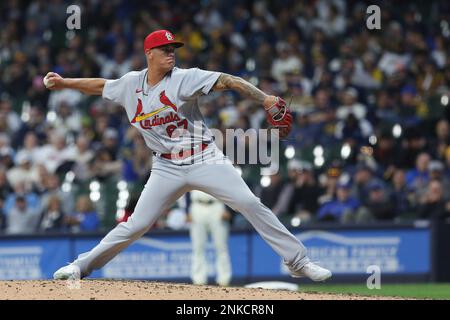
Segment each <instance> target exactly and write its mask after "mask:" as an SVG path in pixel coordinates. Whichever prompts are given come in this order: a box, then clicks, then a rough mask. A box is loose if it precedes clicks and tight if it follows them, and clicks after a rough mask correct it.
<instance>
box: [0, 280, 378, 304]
mask: <svg viewBox="0 0 450 320" xmlns="http://www.w3.org/2000/svg"><path fill="white" fill-rule="evenodd" d="M373 299H386V298H384V297H383V298H380V297H363V296H356V295H343V294H318V293H304V292H294V291H287V290H271V289H261V288H256V289H253V288H242V287H215V286H195V285H191V284H179V283H165V282H155V281H129V280H81V281H78V282H73V281H61V280H30V281H15V280H10V281H0V300H373Z"/></svg>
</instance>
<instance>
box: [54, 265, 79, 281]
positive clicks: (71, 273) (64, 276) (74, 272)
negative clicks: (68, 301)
mask: <svg viewBox="0 0 450 320" xmlns="http://www.w3.org/2000/svg"><path fill="white" fill-rule="evenodd" d="M80 278H81V270H80V267H79V266H77V265H74V264H69V265H68V266H65V267H62V268H60V269H59V270H58V271H56V272H55V273H54V274H53V279H55V280H68V279H69V280H80Z"/></svg>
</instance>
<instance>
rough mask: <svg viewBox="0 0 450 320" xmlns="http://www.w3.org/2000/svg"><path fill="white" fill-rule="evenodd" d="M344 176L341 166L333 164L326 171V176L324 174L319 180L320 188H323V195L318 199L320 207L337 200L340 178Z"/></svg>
mask: <svg viewBox="0 0 450 320" xmlns="http://www.w3.org/2000/svg"><path fill="white" fill-rule="evenodd" d="M341 174H342V168H341V166H340V165H339V164H337V163H333V164H331V165H330V167H329V168H328V169H327V170H326V173H325V174H322V175H321V177H320V178H319V182H320V184H319V186H320V187H321V188H322V190H324V191H323V193H322V195H320V196H319V198H318V199H317V202H318V204H319V205H323V204H325V203H327V202H330V201H332V200H334V199H335V198H336V190H337V184H338V181H339V177H340V176H341Z"/></svg>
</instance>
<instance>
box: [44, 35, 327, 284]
mask: <svg viewBox="0 0 450 320" xmlns="http://www.w3.org/2000/svg"><path fill="white" fill-rule="evenodd" d="M181 46H183V43H182V42H178V41H176V40H175V38H174V36H173V34H172V33H171V32H169V31H167V30H158V31H155V32H152V33H150V34H149V35H148V36H147V37H146V38H145V40H144V52H145V55H146V60H147V68H146V69H144V70H142V71H132V72H129V73H127V74H125V75H124V76H123V77H121V78H120V79H117V80H106V79H101V78H88V79H73V78H72V79H69V78H62V77H61V76H60V75H58V74H56V73H54V72H49V73H48V74H47V76H46V77H45V79H44V82H45V85H46V87H47V88H49V89H50V90H60V89H64V88H70V89H75V90H79V91H80V92H82V93H84V94H88V95H101V96H102V97H103V98H104V99H107V100H111V101H114V102H116V103H118V104H120V105H122V106H123V107H124V108H125V111H126V113H127V116H128V119H129V121H130V123H131V125H132V126H134V127H135V128H137V129H138V130H139V132H140V133H141V134H142V136H143V137H144V139H145V142H146V144H147V146H148V147H149V148H150V149H151V150H153V151H154V154H155V157H154V163H153V167H152V169H151V170H152V171H151V175H150V178H149V180H148V182H147V184H146V185H145V187H144V189H143V191H142V193H141V195H140V198H139V200H138V202H137V204H136V208H135V211H134V213H133V215H132V216H131V217H130V218H129V219H128V221H127V222H122V223H120V224H118V225H117V226H116V227H115V228H114V229H113V230H111V231H110V232H109V233H108V234H107V235H106V236H105V237H104V238H103V239H102V241H101V242H100V243H99V244H98V245H97V246H96V247H94V248H93V249H92V250H91V251H89V252H86V253H83V254H80V255H79V256H78V258H77V259H76V260H75V261H73V262H72V263H71V264H69V265H67V266H65V267H62V268H61V269H59V270H58V271H56V272H55V274H54V278H55V279H79V278H83V277H86V276H88V275H89V274H90V273H91V272H92V271H93V270H95V269H99V268H102V267H103V266H104V265H105V264H106V263H107V262H109V261H110V260H111V259H113V258H114V257H115V256H116V255H117V254H118V253H119V252H121V251H122V250H123V249H125V248H126V247H127V246H129V245H130V244H131V243H132V242H133V241H135V240H137V239H138V238H140V237H141V236H142V235H144V234H145V233H146V232H147V231H148V230H149V228H150V227H151V226H152V224H153V223H154V222H155V220H156V219H157V218H158V216H159V215H160V214H161V212H163V211H164V209H166V208H167V207H169V206H170V205H171V204H172V203H173V202H174V201H175V200H176V199H178V198H179V197H180V196H181V195H183V194H184V193H186V192H188V191H191V190H200V191H203V192H205V193H208V194H210V195H212V196H213V197H215V198H217V199H219V200H220V201H222V202H224V203H225V204H226V205H228V206H229V207H231V208H233V210H235V211H237V212H240V213H242V214H243V215H244V216H245V218H246V219H247V220H248V221H249V222H250V223H251V224H252V225H253V227H254V228H255V229H256V230H257V232H258V233H259V234H260V235H261V236H262V237H263V238H264V240H265V241H267V243H268V244H269V245H270V246H271V247H272V248H273V249H274V250H275V251H276V252H277V253H278V254H279V255H280V256H281V257H282V258H283V262H284V263H285V264H286V266H287V267H288V269H289V271H290V273H291V275H292V276H293V277H302V276H306V277H308V278H310V279H312V280H314V281H323V280H326V279H328V278H330V277H331V272H330V271H329V270H327V269H324V268H322V267H320V266H318V265H317V264H314V263H313V262H311V261H310V260H309V259H308V257H307V251H306V248H305V247H304V245H303V244H302V243H301V242H300V241H299V240H298V239H297V238H296V237H295V236H293V235H292V234H291V233H290V232H289V231H288V230H287V229H286V228H285V227H284V225H283V224H282V223H281V222H280V221H279V220H278V219H277V218H276V216H275V215H274V214H273V213H272V212H271V211H270V209H268V208H267V207H266V206H264V205H263V204H262V203H261V201H260V199H259V198H257V197H256V196H255V195H254V194H253V193H252V192H251V190H250V189H249V188H248V186H247V185H246V184H245V182H244V180H243V179H242V178H241V176H240V174H239V173H238V172H237V170H236V169H235V168H234V167H233V165H232V163H231V161H230V160H229V159H228V158H226V157H225V156H224V154H223V153H222V152H221V151H220V150H219V149H218V147H217V146H216V145H215V143H214V141H213V138H212V134H211V132H210V130H209V129H208V128H207V127H206V125H205V122H204V121H203V118H202V115H201V113H200V111H199V108H198V105H197V98H198V97H199V96H200V95H206V94H208V93H209V92H210V91H211V90H235V91H237V92H238V93H239V94H240V95H242V96H243V97H246V98H249V99H253V100H254V101H255V102H257V103H260V104H262V105H263V106H264V108H265V110H266V112H267V120H268V121H269V123H270V124H271V126H273V127H275V128H277V129H279V134H280V137H284V136H286V135H287V134H289V131H290V129H291V125H292V115H291V113H290V111H289V109H288V108H287V106H286V103H285V102H284V101H283V100H282V99H281V98H279V97H275V96H271V95H267V94H265V93H264V92H262V91H261V90H259V89H258V88H256V87H255V86H253V85H252V84H250V83H249V82H247V81H245V80H243V79H242V78H240V77H235V76H232V75H229V74H225V73H220V72H211V71H205V70H201V69H198V68H192V69H180V68H177V67H175V50H176V48H178V47H181ZM183 132H188V133H189V134H183ZM199 132H200V134H198V133H199Z"/></svg>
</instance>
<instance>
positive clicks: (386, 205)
mask: <svg viewBox="0 0 450 320" xmlns="http://www.w3.org/2000/svg"><path fill="white" fill-rule="evenodd" d="M368 189H369V195H368V196H369V198H368V200H367V202H366V204H365V205H364V206H362V207H360V208H359V209H358V211H357V212H356V214H355V222H356V223H370V222H374V221H392V220H393V219H394V218H395V216H396V213H397V212H395V211H394V206H393V201H392V197H391V195H390V193H389V191H388V189H387V188H386V186H385V185H384V184H382V183H380V182H379V181H376V180H374V181H371V182H370V184H369V186H368Z"/></svg>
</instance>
